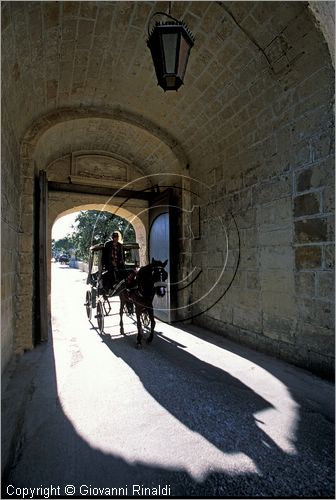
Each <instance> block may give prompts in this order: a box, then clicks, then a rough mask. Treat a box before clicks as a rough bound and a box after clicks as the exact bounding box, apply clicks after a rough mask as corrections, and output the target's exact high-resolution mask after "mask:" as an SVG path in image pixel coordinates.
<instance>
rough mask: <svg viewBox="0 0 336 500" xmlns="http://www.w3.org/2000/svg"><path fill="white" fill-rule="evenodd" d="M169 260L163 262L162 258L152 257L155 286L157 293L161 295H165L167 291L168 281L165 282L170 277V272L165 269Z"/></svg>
mask: <svg viewBox="0 0 336 500" xmlns="http://www.w3.org/2000/svg"><path fill="white" fill-rule="evenodd" d="M167 262H168V260H165V261H164V262H161V261H160V260H155V259H152V262H151V268H152V279H153V283H154V284H153V286H154V290H155V293H156V295H158V296H159V297H163V296H164V295H165V293H166V288H167V283H165V281H166V279H167V278H168V273H167V271H166V270H165V267H166V265H167Z"/></svg>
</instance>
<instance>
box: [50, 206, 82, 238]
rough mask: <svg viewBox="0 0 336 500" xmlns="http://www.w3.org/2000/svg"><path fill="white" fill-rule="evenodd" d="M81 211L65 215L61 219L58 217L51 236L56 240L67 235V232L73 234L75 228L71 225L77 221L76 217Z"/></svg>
mask: <svg viewBox="0 0 336 500" xmlns="http://www.w3.org/2000/svg"><path fill="white" fill-rule="evenodd" d="M78 214H79V212H74V213H72V214H68V215H63V217H61V218H60V219H58V220H57V221H56V222H55V224H54V225H53V227H52V231H51V237H52V238H53V239H54V240H60V239H61V238H64V236H67V234H69V233H70V234H71V233H72V232H73V229H72V228H71V226H72V225H73V224H74V223H75V219H76V217H77V215H78Z"/></svg>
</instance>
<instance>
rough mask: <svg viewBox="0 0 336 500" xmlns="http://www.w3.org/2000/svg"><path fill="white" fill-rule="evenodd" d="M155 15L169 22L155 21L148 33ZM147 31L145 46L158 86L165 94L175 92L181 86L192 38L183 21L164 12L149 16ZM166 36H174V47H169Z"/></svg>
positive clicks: (192, 41) (192, 42)
mask: <svg viewBox="0 0 336 500" xmlns="http://www.w3.org/2000/svg"><path fill="white" fill-rule="evenodd" d="M157 15H160V16H166V17H168V18H169V19H170V20H169V21H168V22H162V21H157V22H156V23H155V25H154V27H153V28H152V30H151V31H150V29H149V26H150V23H151V21H152V20H153V18H154V17H155V16H157ZM147 31H148V40H147V46H148V48H149V49H150V51H151V55H152V59H153V63H154V68H155V73H156V77H157V80H158V85H159V86H160V87H162V88H163V90H164V91H165V92H166V91H167V90H176V91H177V90H178V89H179V88H180V87H181V85H183V79H184V76H185V72H186V68H187V64H188V60H189V54H190V50H191V48H192V47H193V45H194V37H193V35H192V33H191V31H190V30H189V29H188V27H187V25H186V24H185V23H184V22H183V21H179V20H178V19H175V18H174V17H173V16H171V15H170V14H167V13H165V12H155V14H153V15H152V16H151V18H150V20H149V23H148V29H147ZM167 35H176V39H175V40H172V38H171V41H173V45H174V46H170V47H169V43H168V39H167ZM182 39H183V41H182ZM169 50H170V53H169ZM173 52H174V53H173ZM168 56H169V57H168ZM172 57H173V58H174V59H172ZM168 66H169V68H168Z"/></svg>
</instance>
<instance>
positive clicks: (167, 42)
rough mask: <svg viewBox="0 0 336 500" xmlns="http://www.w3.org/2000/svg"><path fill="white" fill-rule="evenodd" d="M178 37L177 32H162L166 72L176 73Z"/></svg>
mask: <svg viewBox="0 0 336 500" xmlns="http://www.w3.org/2000/svg"><path fill="white" fill-rule="evenodd" d="M177 39H178V34H177V33H163V34H162V45H163V52H164V59H165V66H166V68H165V69H166V73H175V68H176V49H177Z"/></svg>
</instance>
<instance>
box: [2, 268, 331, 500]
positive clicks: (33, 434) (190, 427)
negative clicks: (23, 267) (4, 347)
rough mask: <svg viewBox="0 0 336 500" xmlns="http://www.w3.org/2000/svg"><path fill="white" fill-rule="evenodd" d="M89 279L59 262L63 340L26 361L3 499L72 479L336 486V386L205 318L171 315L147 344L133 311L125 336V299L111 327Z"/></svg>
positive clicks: (187, 490)
mask: <svg viewBox="0 0 336 500" xmlns="http://www.w3.org/2000/svg"><path fill="white" fill-rule="evenodd" d="M85 277H86V276H85V275H84V274H83V273H81V272H80V271H77V270H74V269H70V268H68V267H64V266H60V265H59V264H54V265H53V282H52V283H53V294H52V321H53V339H52V342H50V343H48V345H44V346H41V347H40V348H39V349H37V350H35V351H34V352H33V353H30V354H27V355H25V357H24V359H25V363H26V365H27V363H28V364H29V359H31V362H30V363H31V367H33V369H32V368H31V370H30V371H29V376H30V377H31V380H30V381H29V384H28V389H27V390H26V391H27V394H28V397H27V398H26V406H25V410H24V412H25V413H24V414H23V416H24V419H23V422H24V423H23V426H22V429H21V431H20V434H19V435H18V440H17V443H18V444H19V445H18V446H17V450H16V454H15V457H14V463H13V467H12V469H11V470H10V473H9V474H8V477H7V478H6V482H5V485H4V489H3V498H5V497H6V491H7V492H8V493H9V495H8V496H7V497H8V498H20V492H21V489H22V488H24V487H25V488H37V487H41V488H47V489H46V490H44V493H46V492H49V493H51V497H53V498H57V497H58V496H63V497H64V496H65V488H66V485H72V486H73V490H71V487H70V488H69V489H68V490H67V491H68V493H69V496H68V498H74V496H71V493H73V491H75V497H87V498H101V497H103V496H104V495H105V496H109V494H114V495H115V494H117V496H119V497H123V496H126V495H132V494H134V495H135V496H140V497H142V496H145V494H148V493H151V494H153V495H155V494H156V493H159V494H160V493H161V495H164V494H165V493H169V494H170V495H172V496H182V497H187V496H200V497H204V496H206V495H209V496H228V497H237V496H240V497H241V496H246V497H251V496H266V497H274V496H289V497H292V496H301V497H307V496H310V497H321V496H333V493H334V488H333V487H334V430H333V423H332V419H333V408H334V404H333V395H334V389H333V386H332V385H331V384H329V383H327V382H324V381H321V380H319V379H318V378H316V377H313V376H311V375H309V374H307V373H306V372H304V371H302V370H298V369H295V368H293V367H291V366H290V365H288V364H286V363H282V362H280V361H277V360H274V359H272V358H270V357H267V356H264V355H261V354H258V353H255V352H253V351H251V350H249V349H246V348H241V347H239V346H237V345H235V344H234V343H231V342H229V341H226V340H225V339H222V338H220V337H218V336H216V335H214V334H211V333H210V332H206V331H204V330H202V329H200V328H197V327H188V328H184V329H178V328H175V327H171V326H167V325H165V324H162V323H158V324H157V328H156V331H157V332H158V333H157V335H156V337H155V339H154V341H153V344H152V345H150V346H147V345H146V346H145V347H144V348H143V349H142V350H140V351H139V350H137V349H136V348H135V337H136V328H135V325H134V324H133V323H132V321H131V320H130V319H128V320H127V321H126V323H125V325H126V335H125V336H121V335H120V334H119V328H118V321H119V319H118V315H117V307H118V304H116V303H114V305H113V307H114V310H113V313H115V314H114V315H111V316H109V317H108V318H107V320H106V328H105V334H104V335H102V336H100V335H99V334H98V332H97V331H96V330H95V329H94V328H93V327H92V325H90V324H89V322H88V321H87V319H86V316H85V311H84V306H83V303H84V296H85V288H86V287H85ZM29 356H30V358H29ZM27 360H28V361H27ZM10 390H11V391H12V395H14V396H15V387H10ZM8 484H10V485H12V486H11V487H10V488H9V490H7V485H8ZM51 488H53V489H51ZM113 488H114V489H113ZM144 488H147V490H145V489H144ZM10 495H11V496H10Z"/></svg>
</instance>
